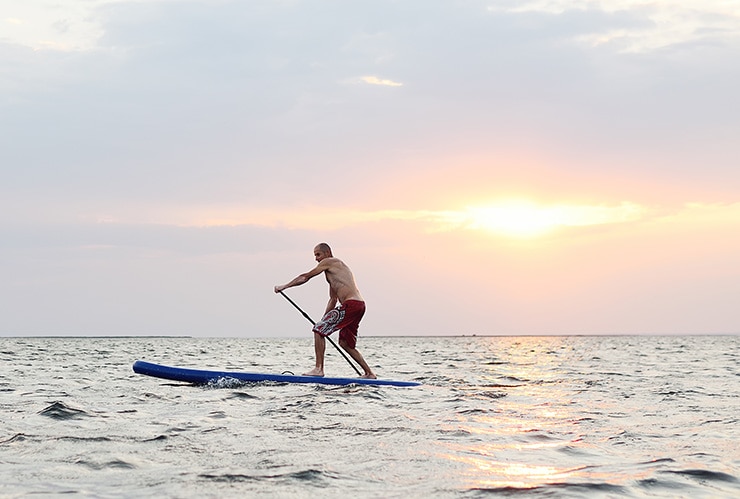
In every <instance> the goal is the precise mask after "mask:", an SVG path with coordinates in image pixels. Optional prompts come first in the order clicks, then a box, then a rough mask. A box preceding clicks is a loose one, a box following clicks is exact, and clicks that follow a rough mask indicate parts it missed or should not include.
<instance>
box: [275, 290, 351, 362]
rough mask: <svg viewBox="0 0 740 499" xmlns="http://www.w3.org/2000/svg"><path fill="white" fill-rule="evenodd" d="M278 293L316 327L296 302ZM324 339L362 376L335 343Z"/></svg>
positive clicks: (328, 338)
mask: <svg viewBox="0 0 740 499" xmlns="http://www.w3.org/2000/svg"><path fill="white" fill-rule="evenodd" d="M279 293H280V294H281V295H283V297H284V298H285V299H286V300H288V301H289V302H290V304H291V305H293V306H294V307H295V308H296V309H297V310H298V311H299V312H300V313H301V314H303V317H305V318H306V319H308V322H310V323H311V324H312V325H314V326H315V325H316V322H315V321H314V320H313V319H311V317H309V315H308V314H307V313H306V312H304V311H303V310H302V309H301V307H299V306H298V305H297V304H296V302H294V301H293V300H291V299H290V297H289V296H288V295H286V294H285V293H283V292H282V291H280V292H279ZM325 338H326V339H327V340H329V343H331V344H332V345H333V346H334V348H336V349H337V352H339V353H341V354H342V357H344V360H346V361H347V362H348V363H349V365H350V366H352V369H354V370H355V372H356V373H357V374H358V375H359V376H362V373H361V372H360V370H359V369H357V367H355V365H354V364H353V363H352V361H351V360H349V357H347V356H346V355H345V354H344V352H343V351H342V349H341V348H339V347H338V346H337V344H336V343H334V340H332V339H331V338H330V337H328V336H325Z"/></svg>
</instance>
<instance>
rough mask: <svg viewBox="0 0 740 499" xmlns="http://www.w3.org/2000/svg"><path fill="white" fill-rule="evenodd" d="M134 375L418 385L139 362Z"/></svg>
mask: <svg viewBox="0 0 740 499" xmlns="http://www.w3.org/2000/svg"><path fill="white" fill-rule="evenodd" d="M134 372H135V373H138V374H145V375H147V376H154V377H155V378H163V379H169V380H173V381H185V382H187V383H194V384H197V385H205V384H208V383H211V382H217V381H219V380H222V379H236V380H239V381H249V382H259V381H277V382H280V383H320V384H324V385H389V386H419V385H421V383H417V382H416V381H395V380H392V379H365V378H327V377H320V376H296V375H294V374H263V373H248V372H233V371H206V370H203V369H188V368H185V367H172V366H163V365H161V364H153V363H151V362H145V361H143V360H137V361H136V362H134Z"/></svg>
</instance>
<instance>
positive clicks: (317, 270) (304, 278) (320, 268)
mask: <svg viewBox="0 0 740 499" xmlns="http://www.w3.org/2000/svg"><path fill="white" fill-rule="evenodd" d="M327 268H329V265H328V264H325V263H324V262H319V264H318V265H317V266H316V267H314V268H313V269H312V270H309V271H308V272H304V273H303V274H301V275H299V276H298V277H296V278H295V279H293V280H292V281H290V282H289V283H288V284H283V285H282V286H275V292H276V293H279V292H281V291H283V290H285V289H288V288H292V287H294V286H300V285H301V284H306V283H307V282H308V281H309V280H311V279H312V278H314V277H316V276H317V275H319V274H321V273H322V272H324V271H325V270H326V269H327Z"/></svg>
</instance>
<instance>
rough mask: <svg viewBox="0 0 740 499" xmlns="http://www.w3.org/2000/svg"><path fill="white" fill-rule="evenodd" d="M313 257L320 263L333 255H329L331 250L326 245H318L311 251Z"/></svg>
mask: <svg viewBox="0 0 740 499" xmlns="http://www.w3.org/2000/svg"><path fill="white" fill-rule="evenodd" d="M313 256H314V257H316V261H317V262H320V261H321V260H323V259H324V258H329V257H331V256H333V255H332V254H331V248H330V247H329V245H328V244H326V243H319V244H317V245H316V247H315V248H314V249H313Z"/></svg>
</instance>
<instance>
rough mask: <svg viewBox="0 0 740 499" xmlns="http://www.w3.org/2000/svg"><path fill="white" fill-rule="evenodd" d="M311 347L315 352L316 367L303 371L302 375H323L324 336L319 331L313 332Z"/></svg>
mask: <svg viewBox="0 0 740 499" xmlns="http://www.w3.org/2000/svg"><path fill="white" fill-rule="evenodd" d="M313 349H314V352H315V353H316V367H314V368H313V369H311V370H310V371H308V372H307V373H304V374H303V375H304V376H323V375H324V353H325V352H326V338H324V337H323V336H321V335H320V334H319V333H313Z"/></svg>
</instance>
